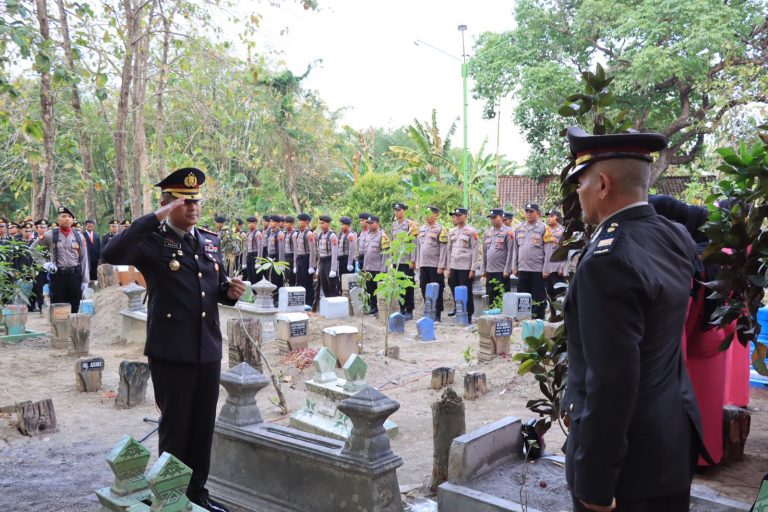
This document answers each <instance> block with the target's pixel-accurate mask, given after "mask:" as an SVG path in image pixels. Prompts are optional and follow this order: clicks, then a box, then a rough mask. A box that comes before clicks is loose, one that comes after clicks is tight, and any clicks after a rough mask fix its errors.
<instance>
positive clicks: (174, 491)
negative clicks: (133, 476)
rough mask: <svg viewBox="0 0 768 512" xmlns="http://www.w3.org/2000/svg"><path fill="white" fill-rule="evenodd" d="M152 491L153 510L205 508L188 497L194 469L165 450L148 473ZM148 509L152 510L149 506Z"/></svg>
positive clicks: (172, 511)
mask: <svg viewBox="0 0 768 512" xmlns="http://www.w3.org/2000/svg"><path fill="white" fill-rule="evenodd" d="M146 478H147V483H148V484H149V489H150V490H151V491H152V508H151V510H152V512H155V511H157V512H192V511H200V510H205V509H203V508H200V507H198V506H197V505H195V504H194V503H192V502H190V501H189V498H187V487H188V486H189V481H190V479H191V478H192V470H191V469H190V468H189V466H187V465H186V464H184V463H183V462H181V461H180V460H179V459H177V458H176V457H174V456H173V455H171V454H170V453H168V452H164V453H163V454H162V455H161V456H160V458H159V459H157V462H155V465H154V466H152V469H150V470H149V472H148V473H147V477H146ZM147 510H150V509H149V508H147Z"/></svg>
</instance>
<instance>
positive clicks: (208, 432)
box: [103, 168, 245, 512]
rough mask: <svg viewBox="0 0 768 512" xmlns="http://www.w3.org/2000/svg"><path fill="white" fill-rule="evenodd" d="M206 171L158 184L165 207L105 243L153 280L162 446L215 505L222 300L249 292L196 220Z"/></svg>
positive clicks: (153, 348)
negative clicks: (211, 484)
mask: <svg viewBox="0 0 768 512" xmlns="http://www.w3.org/2000/svg"><path fill="white" fill-rule="evenodd" d="M204 181H205V174H203V172H202V171H200V170H198V169H194V168H186V169H179V170H177V171H175V172H173V173H171V174H170V175H169V176H167V177H166V178H165V179H164V180H163V181H161V182H160V183H158V184H157V185H156V186H158V187H160V189H161V190H162V199H161V202H160V205H161V206H160V208H159V209H158V210H157V211H155V212H154V213H150V214H147V215H144V216H143V217H140V218H139V219H137V220H136V222H135V223H134V224H133V225H132V226H131V227H130V228H128V229H127V230H126V231H124V232H122V233H120V234H119V235H118V236H116V237H115V238H114V239H113V240H112V241H111V242H110V243H109V245H107V246H106V247H105V248H104V253H103V257H104V261H106V262H107V263H111V264H114V265H133V266H135V267H136V268H137V269H139V271H140V272H141V273H142V275H143V276H144V278H145V279H146V281H147V297H148V304H147V318H148V322H147V343H146V346H145V349H144V354H145V355H146V356H147V358H148V360H149V368H150V372H151V375H152V384H153V386H154V389H155V400H156V401H157V405H158V407H159V408H160V413H161V417H160V418H161V419H160V431H159V434H160V441H159V447H158V452H159V453H162V452H168V453H171V454H173V455H174V456H175V457H177V458H179V459H180V460H181V461H182V462H183V463H184V464H186V465H187V466H189V467H190V468H191V469H192V479H191V480H190V483H189V487H188V489H187V496H188V497H189V499H190V500H191V501H192V502H194V503H196V504H197V505H199V506H201V507H202V508H204V509H206V510H210V511H215V512H221V511H226V508H225V507H223V506H222V505H220V504H218V503H216V502H215V501H213V500H212V499H210V497H209V496H208V491H207V490H206V489H205V483H206V480H207V479H208V470H209V467H210V454H211V440H212V438H213V426H214V421H215V419H216V402H217V400H218V396H219V375H220V372H221V355H222V350H221V330H220V328H219V319H218V316H219V310H218V303H222V304H226V305H234V304H235V303H236V302H237V300H238V299H239V298H240V296H241V295H242V294H243V292H244V291H245V285H244V283H243V282H242V281H241V280H240V279H232V280H230V279H229V278H228V277H227V275H226V273H225V272H224V265H223V261H222V259H221V240H220V239H219V237H218V236H217V235H216V234H215V233H213V232H211V231H203V230H202V229H199V228H197V227H196V226H195V224H196V223H197V222H198V220H199V218H200V207H201V202H202V197H203V196H202V194H201V190H200V186H201V185H202V184H203V182H204Z"/></svg>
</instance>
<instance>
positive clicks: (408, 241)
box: [373, 231, 416, 357]
mask: <svg viewBox="0 0 768 512" xmlns="http://www.w3.org/2000/svg"><path fill="white" fill-rule="evenodd" d="M413 240H414V237H413V235H411V234H410V233H408V232H405V231H401V232H400V233H398V234H397V236H396V237H394V238H393V239H392V240H391V243H390V246H389V248H388V249H387V250H385V251H384V254H385V255H386V257H387V258H388V260H389V261H390V262H393V261H401V260H402V259H403V256H404V255H406V254H409V253H411V252H413V250H414V248H415V247H416V245H415V244H414V242H413ZM373 280H374V281H375V282H376V296H377V297H381V298H382V299H383V300H384V304H386V311H385V315H386V318H387V319H389V314H390V306H391V304H392V302H393V301H395V300H397V301H398V302H399V303H400V304H401V305H402V304H404V303H405V290H407V289H408V288H413V286H414V283H413V281H412V280H411V278H410V277H409V276H408V275H406V273H405V272H403V271H401V270H398V269H397V268H395V267H390V268H388V269H387V271H386V272H381V273H380V274H377V275H376V277H374V278H373ZM384 325H385V328H384V329H385V330H384V356H385V357H386V355H387V351H388V349H389V321H387V322H385V324H384Z"/></svg>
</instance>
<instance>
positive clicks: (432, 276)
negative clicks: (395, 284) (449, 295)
mask: <svg viewBox="0 0 768 512" xmlns="http://www.w3.org/2000/svg"><path fill="white" fill-rule="evenodd" d="M430 283H437V284H438V285H439V289H438V291H437V304H435V310H436V311H442V310H443V290H445V275H443V274H438V273H437V267H421V268H419V288H421V297H422V298H424V299H425V300H426V297H427V285H428V284H430Z"/></svg>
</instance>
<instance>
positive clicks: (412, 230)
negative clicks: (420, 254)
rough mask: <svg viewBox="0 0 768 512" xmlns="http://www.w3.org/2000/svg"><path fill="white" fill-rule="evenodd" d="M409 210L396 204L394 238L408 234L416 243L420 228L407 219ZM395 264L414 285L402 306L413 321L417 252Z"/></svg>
mask: <svg viewBox="0 0 768 512" xmlns="http://www.w3.org/2000/svg"><path fill="white" fill-rule="evenodd" d="M407 209H408V205H407V204H404V203H396V204H395V206H394V210H395V221H394V222H393V223H392V238H394V237H396V236H397V235H398V234H399V233H408V235H409V237H410V239H411V240H414V241H415V239H416V235H418V234H419V227H418V226H417V225H416V222H414V221H413V220H411V219H406V218H405V211H406V210H407ZM393 264H394V265H395V266H396V268H397V269H398V270H399V271H400V272H402V273H403V274H405V275H406V276H408V278H409V279H410V280H411V282H412V283H413V286H411V287H409V288H406V289H405V302H404V303H403V304H402V305H401V306H400V313H402V314H403V315H404V316H405V319H406V320H413V308H414V302H413V291H414V288H415V287H416V280H415V275H416V273H415V268H416V250H415V249H414V250H413V251H411V252H410V253H408V254H404V255H403V258H402V259H401V260H400V261H396V262H393Z"/></svg>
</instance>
